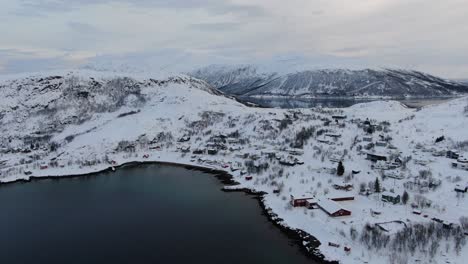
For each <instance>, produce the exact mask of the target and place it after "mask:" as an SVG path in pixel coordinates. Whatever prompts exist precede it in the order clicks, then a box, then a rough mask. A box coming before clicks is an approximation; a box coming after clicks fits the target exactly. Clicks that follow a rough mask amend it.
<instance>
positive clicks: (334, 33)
mask: <svg viewBox="0 0 468 264" xmlns="http://www.w3.org/2000/svg"><path fill="white" fill-rule="evenodd" d="M0 2H1V3H2V7H3V8H2V10H0V15H1V16H2V17H4V18H5V21H6V22H7V23H2V25H0V30H1V31H2V32H3V35H4V36H8V38H3V42H2V44H0V74H2V75H4V74H12V73H13V74H14V73H21V72H37V71H43V70H58V69H75V68H82V67H86V66H89V65H91V66H93V67H94V66H97V67H101V68H108V69H113V68H115V67H117V68H118V67H130V68H136V69H137V68H139V67H140V68H145V69H149V70H151V71H154V72H156V71H163V72H164V71H168V72H187V71H191V70H196V69H199V68H203V67H205V66H208V65H212V64H223V65H239V64H258V65H268V66H270V67H271V68H272V69H273V70H274V69H275V68H274V66H275V65H276V67H279V68H281V67H284V68H288V69H289V68H293V69H294V68H297V69H307V70H315V69H351V70H356V69H365V68H370V69H380V68H397V69H405V70H416V71H421V72H425V73H429V74H432V75H435V76H440V77H442V78H448V79H465V80H466V79H468V28H467V27H466V26H464V25H466V24H467V22H468V11H467V10H468V3H466V2H464V1H460V0H448V1H444V3H440V2H439V1H435V0H429V1H427V0H426V1H422V0H412V1H403V0H397V1H395V0H363V1H359V2H352V3H351V2H350V1H346V0H332V1H322V0H318V1H305V0H294V1H292V2H291V1H290V2H289V4H288V5H285V4H284V3H283V2H282V1H277V0H275V1H263V0H255V1H247V0H230V1H229V0H221V1H214V0H196V1H182V0H177V1H166V0H158V1H146V0H138V1H129V0H118V1H113V2H111V1H109V0H97V1H91V0H79V1H69V0H37V1H30V0H20V1H15V2H11V1H7V0H0ZM117 17H118V19H115V18H117ZM11 25H15V26H14V27H12V26H11ZM279 71H281V70H279Z"/></svg>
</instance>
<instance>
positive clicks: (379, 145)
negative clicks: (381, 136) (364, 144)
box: [375, 140, 387, 147]
mask: <svg viewBox="0 0 468 264" xmlns="http://www.w3.org/2000/svg"><path fill="white" fill-rule="evenodd" d="M375 145H376V146H377V147H386V146H387V142H385V141H382V140H379V141H377V142H375Z"/></svg>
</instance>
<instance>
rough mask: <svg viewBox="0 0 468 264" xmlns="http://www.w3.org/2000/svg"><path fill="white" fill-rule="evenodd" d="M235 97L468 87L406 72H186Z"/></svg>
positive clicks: (411, 93) (396, 93)
mask: <svg viewBox="0 0 468 264" xmlns="http://www.w3.org/2000/svg"><path fill="white" fill-rule="evenodd" d="M190 75H191V76H193V77H195V78H199V79H201V80H204V81H206V82H207V83H209V84H211V85H212V86H214V87H215V88H217V89H219V90H221V91H222V92H224V93H226V94H230V95H235V96H265V97H267V96H275V97H276V96H278V97H296V98H307V97H327V96H328V97H394V98H397V97H442V96H456V95H461V94H465V93H468V84H467V83H462V82H457V81H451V80H446V79H442V78H439V77H435V76H432V75H429V74H425V73H422V72H418V71H410V70H395V69H384V70H372V69H366V70H344V69H334V70H311V71H307V70H306V71H299V72H294V73H287V74H280V73H276V72H261V71H259V70H258V68H257V67H256V66H250V65H247V66H239V67H231V66H210V67H206V68H202V69H199V70H196V71H194V72H192V73H190Z"/></svg>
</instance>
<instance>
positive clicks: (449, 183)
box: [0, 71, 468, 264]
mask: <svg viewBox="0 0 468 264" xmlns="http://www.w3.org/2000/svg"><path fill="white" fill-rule="evenodd" d="M54 75H58V76H73V75H78V76H79V77H80V80H82V82H81V83H82V84H83V87H81V91H83V90H84V91H89V93H90V94H89V99H87V100H89V101H90V102H91V103H90V105H93V104H96V105H104V106H105V107H108V108H106V110H105V111H98V110H96V109H95V108H92V107H91V108H90V109H85V110H87V111H84V110H83V106H84V105H87V104H88V101H85V100H83V99H80V98H79V97H76V96H75V95H74V94H72V95H66V96H64V94H63V90H61V89H52V88H47V85H49V84H53V85H55V84H57V85H58V84H61V83H62V81H59V80H51V81H50V82H49V84H45V83H44V84H42V83H39V82H38V81H37V80H38V79H39V78H43V77H47V76H54ZM117 77H122V76H121V75H117V76H116V75H115V73H112V74H103V73H102V72H97V73H96V72H91V71H78V72H74V73H73V74H69V72H64V73H59V72H58V73H54V74H51V75H49V73H42V74H37V75H36V74H35V77H34V78H32V79H31V78H30V77H29V76H26V75H25V76H21V77H18V76H13V77H8V78H3V80H2V81H0V87H1V89H2V92H3V95H4V96H3V98H2V99H1V100H0V116H1V119H0V121H1V124H2V127H1V132H2V134H1V136H0V145H1V149H2V150H3V149H7V150H14V149H21V150H23V149H25V148H29V144H25V143H24V142H25V139H26V138H27V137H28V136H31V135H35V134H33V132H38V131H43V130H46V129H45V128H47V127H49V126H52V128H57V127H58V128H60V129H55V130H53V129H51V131H52V132H51V131H49V130H47V131H48V132H47V135H49V136H51V138H50V140H49V141H48V142H57V143H58V144H59V147H58V149H57V150H56V151H51V150H50V149H48V148H47V146H48V145H47V144H46V143H43V142H42V141H41V144H40V146H39V148H38V149H30V151H31V152H30V153H22V152H21V151H9V152H4V151H2V153H1V154H0V160H1V161H4V162H2V163H0V170H1V175H0V180H1V181H2V182H11V181H15V180H20V179H29V178H30V177H32V176H33V177H45V176H53V177H60V176H64V175H82V174H86V173H91V172H96V171H100V170H104V169H108V168H109V167H112V166H115V165H112V164H110V163H109V162H108V161H109V160H114V161H116V163H117V165H121V164H125V163H129V162H148V161H157V162H171V163H180V164H188V165H194V166H201V167H207V168H215V169H219V170H224V171H227V172H229V173H230V174H232V175H233V179H234V180H235V181H236V182H238V183H239V185H237V186H230V187H229V188H239V189H241V188H247V189H251V190H253V191H259V192H260V191H261V192H266V194H265V196H264V198H263V203H264V205H265V207H266V208H268V209H270V210H271V211H272V212H273V213H275V214H276V215H278V218H280V219H283V220H282V222H281V224H282V225H284V226H287V227H289V228H292V229H300V230H303V231H305V232H307V233H309V234H311V235H312V236H314V237H315V238H317V239H318V240H319V241H321V242H322V244H321V245H320V246H319V248H318V250H319V251H320V252H321V253H322V254H324V256H325V258H326V259H328V260H339V261H340V263H353V264H354V263H363V262H368V263H377V264H378V263H388V262H390V259H389V258H390V257H391V253H392V252H391V251H390V249H388V250H380V251H378V250H374V249H368V248H367V247H366V246H365V245H363V244H362V242H361V241H360V238H359V237H358V238H357V239H352V238H351V236H350V229H351V228H354V229H355V230H357V231H358V232H359V233H360V234H361V233H362V232H363V231H362V230H363V229H364V227H365V225H366V224H367V223H369V224H378V223H387V224H385V226H387V227H388V228H389V230H392V231H391V232H389V233H390V235H393V234H395V233H396V232H398V231H399V230H401V227H398V226H401V225H400V224H394V223H397V222H395V221H401V222H403V223H405V224H407V225H410V224H414V223H430V222H433V221H432V220H431V218H433V217H436V218H439V219H442V220H444V221H448V222H451V223H459V219H460V217H463V216H465V217H468V201H467V198H466V197H465V195H464V194H463V193H462V194H458V193H457V192H455V191H454V189H455V187H456V186H457V185H459V186H466V184H467V183H468V171H466V170H460V169H456V168H452V166H451V162H452V161H455V160H450V159H448V158H446V157H445V156H433V155H432V151H431V149H432V148H435V149H438V150H450V149H456V150H457V151H459V152H460V153H464V152H466V151H468V149H466V146H465V147H463V144H461V143H463V142H464V141H468V133H467V132H466V131H468V117H467V115H466V113H464V109H465V107H466V106H467V105H468V98H467V97H464V98H459V99H455V100H452V101H449V102H446V103H442V104H439V105H432V106H427V107H424V108H422V109H419V110H418V109H409V108H407V107H404V106H403V105H401V104H400V103H398V102H395V101H375V102H370V103H363V104H358V105H354V106H352V107H350V108H346V109H319V108H317V109H295V110H284V109H266V108H250V107H247V106H245V105H243V104H240V103H238V102H236V101H234V100H232V99H230V98H228V97H225V96H222V95H220V94H218V93H216V91H214V90H212V88H211V87H210V86H209V85H208V84H206V83H205V82H202V81H199V80H195V79H193V78H190V77H186V76H176V77H174V78H171V77H170V76H169V77H164V78H162V79H157V78H156V79H155V80H158V81H164V84H161V82H152V81H149V80H148V78H151V77H149V76H132V78H133V79H134V80H135V81H132V82H130V84H132V85H137V86H138V87H139V88H138V89H137V90H136V91H138V93H128V94H127V93H123V92H122V96H123V99H124V100H122V102H124V103H123V104H122V105H121V106H118V107H117V106H115V105H114V106H111V105H106V102H108V100H111V99H112V98H113V97H112V96H113V95H115V94H117V92H121V91H117V92H116V91H107V90H102V91H101V90H98V91H96V90H93V89H90V88H89V87H88V83H89V80H90V78H94V79H95V80H97V82H99V83H101V84H103V85H105V84H106V83H107V82H109V81H112V80H113V79H114V78H117ZM61 85H63V87H66V84H64V83H62V84H61ZM132 85H129V86H131V87H133V86H132ZM36 87H37V88H36ZM122 89H126V88H122ZM41 90H42V92H41ZM135 94H137V95H138V96H141V97H142V98H144V100H143V102H139V101H138V100H137V102H135V96H136V95H135ZM138 96H136V97H138ZM109 98H111V99H109ZM119 102H120V101H119ZM46 106H47V108H46ZM44 109H49V110H54V111H55V110H56V111H55V112H53V113H49V112H47V111H44ZM128 112H134V114H131V115H127V116H123V117H118V116H119V115H121V114H124V113H128ZM293 113H295V114H296V115H297V116H298V117H297V119H294V120H293V121H292V124H290V125H288V126H287V127H286V128H283V129H282V130H280V129H279V128H278V127H279V123H280V120H283V119H284V118H286V115H288V116H290V117H292V116H294V115H293ZM74 115H80V117H81V116H82V117H83V120H82V122H81V121H80V122H78V121H74V120H73V119H71V120H72V121H70V123H67V120H70V117H71V116H74ZM332 115H346V116H347V117H348V118H347V119H346V120H343V121H340V124H341V123H343V124H344V125H345V126H340V125H339V124H334V122H332V124H330V125H329V126H328V127H327V126H324V123H323V121H321V119H322V118H328V119H331V116H332ZM84 117H86V118H84ZM367 118H369V120H371V122H372V123H373V124H379V123H380V122H383V121H386V122H388V123H389V125H388V127H386V126H385V125H382V126H384V129H383V130H382V131H375V132H374V135H373V136H372V137H373V139H374V140H375V139H378V138H379V135H380V134H383V135H385V136H389V137H391V138H392V139H391V140H390V143H391V145H394V146H395V147H396V148H397V150H391V149H389V148H388V146H387V147H378V152H382V153H391V154H393V155H398V156H400V157H401V158H405V157H408V156H411V157H412V158H411V159H409V160H408V161H407V164H406V167H405V168H398V169H396V170H394V171H395V173H396V174H400V173H403V174H404V175H405V176H406V177H405V179H402V180H398V179H391V178H387V179H382V178H381V176H380V175H381V171H379V170H377V169H375V168H374V169H373V168H372V167H371V166H372V165H373V163H372V162H371V161H369V160H366V155H364V154H363V151H359V150H358V146H362V145H366V144H367V143H368V142H362V141H361V140H360V139H362V138H363V137H366V136H367V135H366V133H365V132H364V131H363V129H362V128H361V127H359V124H360V122H359V121H357V120H358V119H359V120H361V121H364V120H366V119H367ZM58 124H60V125H58ZM303 127H304V128H308V127H315V132H317V131H318V130H320V129H326V130H328V131H324V134H325V133H338V134H339V135H341V137H340V138H336V139H332V138H330V140H329V141H330V142H329V144H324V143H320V142H319V141H318V138H319V137H316V136H315V135H313V136H311V138H310V139H309V140H308V141H307V142H306V143H305V144H304V148H303V149H301V151H296V152H297V154H298V158H299V159H300V160H303V161H304V162H305V164H303V165H297V164H296V165H294V166H282V165H281V164H279V161H278V160H276V159H274V158H273V159H269V158H268V157H267V156H268V155H267V154H268V153H270V154H271V153H276V154H278V156H287V152H288V151H290V150H293V149H294V147H293V146H291V142H292V141H293V139H294V138H295V135H296V134H297V133H298V132H299V131H300V130H301V129H302V128H303ZM169 132H170V133H171V135H172V139H168V140H161V141H157V140H156V142H154V143H151V144H150V143H147V142H150V141H152V140H153V139H155V138H157V137H158V135H160V134H161V133H169ZM234 132H238V134H239V138H238V140H231V141H230V142H229V141H228V142H226V143H224V144H225V145H226V148H227V149H220V150H219V152H218V154H217V155H208V154H206V153H205V154H197V155H195V154H193V153H182V152H181V151H180V150H181V148H183V147H190V149H191V150H195V149H206V147H207V146H208V145H209V143H210V142H209V141H210V139H211V138H212V136H214V135H219V134H223V135H229V134H235V133H234ZM71 135H73V139H72V140H71V141H69V140H67V139H69V138H70V136H71ZM184 136H190V140H188V141H187V142H184V143H178V142H177V139H179V138H182V137H184ZM440 136H444V137H445V140H444V141H442V142H439V143H437V144H436V143H434V142H435V139H436V138H438V137H440ZM124 141H128V142H131V143H132V144H133V145H134V146H135V151H134V152H133V151H127V152H126V151H120V150H117V146H118V145H119V143H121V142H124ZM155 145H157V146H160V148H159V149H151V148H150V146H155ZM43 148H45V149H43ZM230 148H231V149H233V150H229V149H230ZM363 150H364V149H363ZM262 152H263V154H262ZM345 152H346V153H345ZM336 153H341V154H340V156H341V157H343V164H344V166H345V168H346V171H345V175H344V176H343V177H338V176H336V175H335V174H331V173H330V172H331V169H334V168H336V166H337V164H336V163H333V162H332V161H330V159H329V158H330V157H333V155H336ZM245 154H250V156H258V157H256V160H255V161H254V162H253V164H254V165H257V166H260V167H261V165H262V164H264V163H266V164H268V167H267V168H266V169H264V170H263V171H261V172H260V173H255V172H253V171H249V173H248V174H247V176H252V177H253V179H252V180H250V181H248V180H246V179H245V176H246V175H242V173H241V172H242V171H248V168H247V167H246V164H245V162H246V161H249V160H250V159H248V158H247V159H245V158H244V155H245ZM146 155H148V156H146ZM144 156H145V157H144ZM25 159H30V160H31V163H28V162H26V161H25ZM52 160H57V161H58V162H59V164H61V165H62V166H49V167H48V168H47V169H42V170H41V169H40V168H39V165H40V164H42V163H46V164H51V162H52ZM95 160H99V161H100V162H99V163H96V164H88V163H90V162H91V163H92V162H93V161H95ZM417 160H425V161H428V162H427V164H426V165H421V164H417V162H416V161H417ZM226 165H231V166H226ZM232 166H233V167H239V170H236V171H234V172H232V171H231V169H230V167H232ZM117 169H118V168H117ZM351 170H355V171H360V173H359V174H356V175H352V174H351V173H350V172H351ZM424 170H430V171H431V172H432V175H431V176H430V177H429V176H425V177H426V178H424V177H423V176H421V171H424ZM26 171H30V172H32V174H31V175H26V174H25V173H24V172H26ZM422 174H424V173H422ZM377 177H379V180H380V181H381V185H382V188H383V189H385V191H387V192H388V191H390V190H393V192H394V193H395V194H399V195H402V194H403V192H404V191H405V190H406V191H407V192H408V193H409V195H410V201H409V202H408V204H406V205H405V204H396V205H393V204H391V203H385V202H382V201H381V195H382V194H379V193H371V194H370V195H369V196H363V195H359V191H360V184H361V183H364V184H365V187H368V184H369V183H372V182H374V181H375V179H376V178H377ZM430 178H433V179H434V180H441V185H440V186H439V187H428V186H425V184H426V183H427V185H429V181H430ZM425 182H426V183H425ZM335 183H339V184H343V183H346V184H351V185H352V186H353V188H352V190H350V191H342V190H335V189H334V188H333V184H335ZM410 185H411V186H413V187H412V189H411V188H410V187H408V186H410ZM279 189H280V193H274V192H273V191H274V190H279ZM292 194H295V195H296V196H298V197H299V196H302V195H305V196H309V195H310V197H315V199H317V200H318V201H319V203H321V204H322V205H323V207H325V208H329V210H330V211H333V210H336V209H338V208H347V210H349V211H352V215H351V216H346V217H337V218H332V217H330V216H328V215H327V214H326V213H325V212H323V211H322V210H314V209H307V208H292V207H291V205H290V196H291V195H292ZM296 196H295V197H296ZM335 196H339V197H344V196H346V197H348V196H352V197H354V198H355V199H354V200H352V201H343V202H334V201H330V200H328V199H327V198H332V197H335ZM419 196H424V197H425V198H426V199H427V200H430V201H431V202H432V204H431V206H429V207H424V208H417V209H416V210H420V211H421V212H422V214H421V215H416V214H414V213H412V211H413V210H415V209H413V208H412V207H411V205H410V204H411V203H417V202H418V199H421V198H418V197H419ZM375 211H378V212H381V214H375V213H372V212H375ZM424 215H427V216H428V217H424ZM398 223H399V222H398ZM328 242H333V243H338V244H340V248H335V247H330V246H328ZM441 243H442V242H441ZM443 243H448V244H450V243H452V242H443ZM452 244H453V243H452ZM443 245H445V244H443ZM443 245H441V247H440V249H439V251H438V253H437V254H436V256H435V257H434V258H429V257H428V255H427V254H426V253H425V252H416V253H415V254H414V255H411V254H401V255H404V256H405V257H407V261H408V262H409V263H414V262H415V261H416V260H421V263H428V262H429V261H432V262H433V263H442V262H446V261H447V260H449V261H450V263H464V261H463V260H464V259H465V258H467V257H468V248H467V247H466V246H464V247H463V248H462V250H461V251H460V252H459V254H456V253H455V252H454V250H453V245H452V246H451V247H450V250H449V251H448V252H445V247H443ZM344 246H349V247H351V248H352V250H351V252H349V253H347V252H345V251H344V250H343V247H344ZM442 248H443V249H442ZM392 254H393V253H392Z"/></svg>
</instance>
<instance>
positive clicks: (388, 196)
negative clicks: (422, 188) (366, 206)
mask: <svg viewBox="0 0 468 264" xmlns="http://www.w3.org/2000/svg"><path fill="white" fill-rule="evenodd" d="M382 201H384V202H389V203H393V204H397V203H400V201H401V197H400V195H399V194H395V193H391V192H383V193H382Z"/></svg>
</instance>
